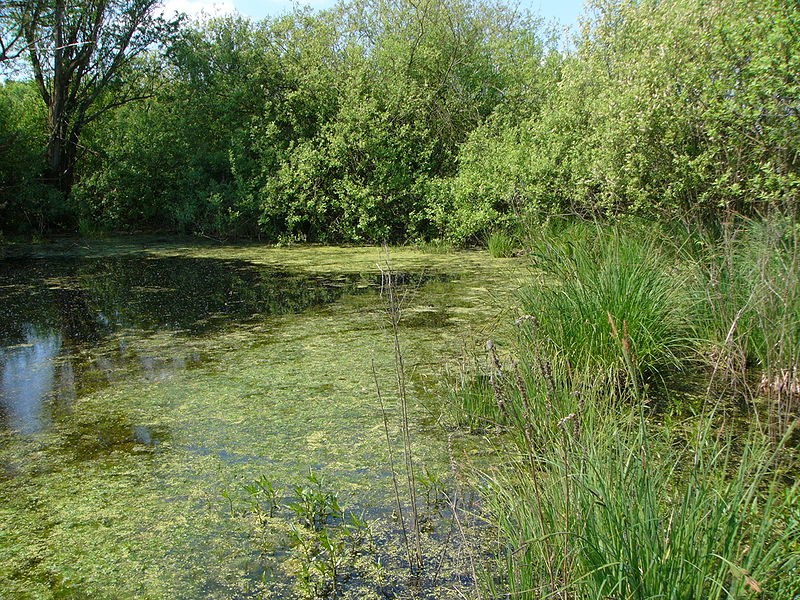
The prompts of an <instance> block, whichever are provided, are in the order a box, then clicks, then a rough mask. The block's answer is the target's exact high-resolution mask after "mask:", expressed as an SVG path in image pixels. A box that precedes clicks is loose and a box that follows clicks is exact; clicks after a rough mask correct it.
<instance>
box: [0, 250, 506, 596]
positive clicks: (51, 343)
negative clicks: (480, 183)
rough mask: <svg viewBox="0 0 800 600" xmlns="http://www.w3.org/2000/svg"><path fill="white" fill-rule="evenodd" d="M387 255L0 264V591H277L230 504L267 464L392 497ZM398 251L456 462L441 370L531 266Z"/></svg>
mask: <svg viewBox="0 0 800 600" xmlns="http://www.w3.org/2000/svg"><path fill="white" fill-rule="evenodd" d="M384 259H385V256H384V255H383V254H382V251H380V250H379V249H375V248H364V249H353V248H291V249H275V248H263V247H258V246H249V247H212V246H197V247H194V246H178V245H175V244H163V243H162V244H158V245H154V244H152V243H151V244H149V246H147V247H145V246H143V245H141V244H139V243H137V242H135V241H134V242H131V241H126V242H125V243H124V244H123V243H121V242H115V241H108V242H102V243H96V244H94V245H93V246H90V247H86V248H80V249H78V250H75V249H69V250H67V251H62V250H61V249H56V250H48V255H47V256H39V257H34V256H28V257H25V258H9V259H6V260H5V261H3V262H2V263H0V597H13V598H54V597H58V598H85V597H99V598H128V597H131V598H132V597H137V598H138V597H146V598H205V597H218V598H235V597H250V596H252V595H254V594H255V593H256V591H254V590H260V591H259V592H258V593H263V592H264V590H268V589H269V588H270V586H271V584H270V579H269V578H270V577H275V578H276V579H275V584H274V586H273V587H275V589H279V585H282V584H283V583H285V580H286V576H285V574H284V575H281V574H270V573H267V571H265V569H264V568H263V561H260V559H259V558H258V557H259V555H263V554H264V549H263V547H259V545H258V544H257V543H254V541H253V539H252V538H253V531H252V528H251V527H250V525H249V524H248V522H247V520H246V519H242V518H237V510H236V508H235V507H234V506H233V503H234V502H235V501H237V502H238V501H239V499H241V498H242V488H243V486H244V484H246V483H247V482H250V481H252V480H254V479H256V478H258V477H260V476H262V475H263V476H265V477H267V478H269V480H270V481H271V482H273V483H274V485H275V486H276V488H278V489H279V490H283V492H281V493H285V494H286V495H289V494H290V493H291V492H289V491H286V490H291V489H292V486H293V485H295V484H297V483H299V482H302V481H303V479H304V476H305V474H306V473H308V470H309V469H312V470H313V471H314V472H317V473H319V474H321V476H324V477H325V478H326V480H327V484H326V485H330V486H331V488H332V489H333V490H335V491H336V492H337V493H338V494H339V495H340V497H341V498H342V500H343V501H345V502H346V503H347V504H348V505H350V506H352V507H356V508H358V509H359V510H361V511H363V512H364V514H375V515H381V514H383V515H386V514H388V513H390V512H391V510H392V509H391V507H392V500H391V498H392V494H391V480H390V478H389V467H388V456H387V449H386V442H385V432H384V428H383V416H382V413H381V410H380V406H379V403H378V400H377V396H376V391H375V388H376V386H375V383H374V379H375V376H377V378H378V381H379V382H380V385H381V386H382V387H383V389H382V391H383V393H384V394H385V396H386V399H387V403H388V412H389V418H390V422H392V423H396V422H397V407H396V401H395V399H394V394H393V392H392V390H393V389H394V387H393V352H392V343H391V339H390V337H389V333H388V331H387V328H386V317H385V303H384V301H383V300H382V298H381V296H380V283H381V278H380V271H379V268H378V266H377V265H378V264H379V263H381V262H382V261H383V260H384ZM391 261H392V266H393V268H394V269H396V270H399V271H401V272H403V273H404V277H403V278H402V285H401V294H403V295H404V307H403V321H402V326H401V327H402V328H401V335H402V344H403V350H404V353H405V355H406V356H407V360H408V366H409V369H408V371H409V379H410V382H411V391H412V396H413V398H412V400H413V402H414V406H415V409H414V413H413V414H414V439H415V454H416V460H417V461H418V463H419V465H420V468H421V469H422V468H423V467H424V469H426V470H427V472H428V473H437V472H441V473H442V475H441V477H442V478H447V477H450V476H452V474H453V473H452V466H451V465H452V461H451V458H454V456H453V454H454V453H459V458H458V461H457V462H459V461H461V458H463V455H465V454H468V453H470V452H475V451H476V448H475V447H474V444H473V443H472V442H466V443H462V442H460V441H458V440H455V441H454V440H453V436H452V435H450V436H449V437H448V435H447V432H444V431H443V430H442V429H441V428H439V427H437V426H436V424H435V410H434V411H431V410H430V409H431V404H432V403H435V402H437V401H439V400H438V398H439V397H440V395H441V393H442V377H441V373H442V369H443V368H444V363H445V362H446V361H447V360H455V359H456V358H457V357H458V356H459V355H460V353H461V352H462V349H463V348H464V347H465V346H466V347H469V346H470V344H474V343H475V341H476V340H481V339H485V337H486V336H488V335H495V334H494V333H492V331H493V327H494V324H495V323H496V322H497V321H498V319H499V320H502V317H498V311H499V310H500V307H501V306H502V305H503V304H504V303H505V302H506V300H507V299H508V294H509V293H510V292H511V290H513V288H514V287H515V285H516V282H515V277H516V275H515V271H514V269H513V265H512V263H511V262H508V261H506V262H501V263H498V262H497V261H492V259H490V258H489V257H488V256H487V255H485V254H483V253H464V254H447V255H426V254H423V253H421V252H417V251H413V250H397V251H393V252H392V253H391ZM499 265H503V266H502V268H500V267H499ZM373 368H374V373H373ZM392 437H393V439H395V438H396V437H397V433H396V431H395V430H394V429H393V430H392ZM243 513H244V511H240V514H243ZM259 564H261V565H262V566H261V567H259V566H258V565H259ZM255 577H258V578H260V579H261V580H263V581H261V582H260V583H259V584H258V585H256V582H255V580H254V578H255ZM279 580H280V581H279ZM281 582H283V583H281ZM287 589H288V588H287Z"/></svg>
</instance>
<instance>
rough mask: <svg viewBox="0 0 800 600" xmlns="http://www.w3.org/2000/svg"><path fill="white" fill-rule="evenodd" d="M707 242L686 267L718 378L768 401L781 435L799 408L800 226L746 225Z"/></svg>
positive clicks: (700, 331)
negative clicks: (689, 269)
mask: <svg viewBox="0 0 800 600" xmlns="http://www.w3.org/2000/svg"><path fill="white" fill-rule="evenodd" d="M704 241H705V243H704V244H703V249H702V251H701V252H700V253H699V256H694V257H690V258H689V259H688V260H692V263H693V267H694V272H695V278H694V296H695V298H696V307H697V308H696V311H695V313H696V315H697V317H696V319H695V329H696V335H697V337H698V338H699V339H703V340H706V348H707V351H706V354H705V357H706V360H707V362H708V363H709V365H710V366H711V368H712V377H714V378H716V379H717V380H718V381H722V382H728V383H732V384H735V387H738V388H744V389H745V391H748V392H749V393H750V395H751V396H755V395H761V396H763V397H765V398H766V399H767V401H768V404H769V406H768V408H769V412H770V415H771V420H772V425H773V428H774V429H775V430H776V431H775V432H774V433H776V434H777V435H781V434H782V432H784V431H785V430H786V428H787V427H788V425H789V422H790V420H791V419H790V417H791V414H792V413H794V412H796V411H797V409H798V408H799V407H800V373H798V369H800V224H798V223H797V222H796V221H794V220H791V219H787V218H773V219H771V220H769V221H760V222H756V221H742V222H740V223H732V224H726V225H725V226H724V227H723V229H722V231H721V233H720V235H719V236H718V238H717V239H715V240H714V239H712V240H707V239H706V240H704ZM748 386H749V388H748Z"/></svg>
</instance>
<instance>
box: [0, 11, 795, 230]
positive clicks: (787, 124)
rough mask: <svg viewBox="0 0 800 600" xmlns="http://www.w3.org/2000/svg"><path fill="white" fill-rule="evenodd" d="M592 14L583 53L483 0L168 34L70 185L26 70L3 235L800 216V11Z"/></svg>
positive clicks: (16, 107) (86, 136)
mask: <svg viewBox="0 0 800 600" xmlns="http://www.w3.org/2000/svg"><path fill="white" fill-rule="evenodd" d="M130 1H134V0H130ZM67 4H69V3H67ZM45 14H46V13H45ZM586 15H587V17H586V21H585V22H584V23H583V26H582V29H581V32H580V34H579V35H577V36H576V37H575V38H574V39H566V38H561V39H559V38H558V37H557V36H555V35H553V34H551V33H549V32H548V30H547V29H546V28H544V27H543V25H542V23H541V22H540V21H538V20H536V19H535V18H533V17H531V16H530V15H528V14H526V13H525V12H522V11H519V10H516V9H514V8H509V7H506V6H503V5H498V4H495V3H492V2H488V1H483V0H456V1H449V0H447V1H446V0H356V1H355V2H351V3H342V4H340V5H338V6H337V7H336V8H334V9H331V10H328V11H323V12H316V13H315V12H310V11H303V10H298V11H295V12H294V13H292V14H289V15H286V16H283V17H280V18H276V19H269V20H266V21H263V22H260V23H253V22H251V21H249V20H246V19H243V18H240V17H226V18H222V19H214V20H210V21H205V22H202V23H184V24H182V25H181V26H180V27H178V28H177V29H171V28H163V29H162V30H163V32H164V36H163V39H162V40H161V44H160V46H158V47H157V46H155V45H153V44H151V45H150V46H149V47H148V51H147V52H143V53H141V54H139V55H137V56H136V57H135V59H134V60H131V61H130V64H127V65H126V66H125V69H124V71H123V72H122V76H124V77H125V78H126V82H125V83H126V86H127V87H126V90H127V91H126V92H125V93H126V95H125V96H124V98H123V99H124V100H125V101H124V102H123V101H120V102H118V103H117V102H115V101H114V94H115V93H118V92H117V91H115V90H116V89H118V88H115V87H114V86H111V87H109V88H108V89H106V90H104V91H103V94H102V98H100V95H99V94H98V100H97V101H98V102H100V101H103V102H104V103H105V104H104V109H103V111H102V114H101V116H99V117H98V118H96V119H94V120H92V121H91V122H88V123H87V124H86V126H85V127H83V128H82V130H81V131H80V136H78V137H79V139H77V141H76V147H75V148H76V150H75V157H76V158H75V174H74V178H71V179H70V182H69V185H68V186H67V187H65V186H64V185H63V182H62V185H53V179H52V177H50V178H48V177H47V172H48V168H47V163H46V156H47V153H48V151H47V148H48V139H49V138H52V136H53V135H54V133H53V123H52V118H48V107H47V106H46V105H45V103H44V102H43V101H42V94H41V89H40V88H41V86H37V84H36V82H35V81H34V80H31V81H26V80H25V79H24V74H25V73H28V72H30V69H29V68H26V67H25V66H22V67H18V68H19V71H18V73H21V74H22V75H23V77H22V79H19V78H18V79H17V80H15V81H11V82H6V83H5V84H4V85H3V86H2V88H0V227H1V228H2V230H3V231H5V232H6V233H10V234H13V233H32V232H46V231H55V230H67V231H69V230H80V231H81V232H83V233H91V232H95V231H109V230H174V231H181V232H187V233H197V234H203V235H208V236H212V237H219V238H223V237H234V236H247V237H259V238H261V239H265V240H268V241H278V240H288V239H293V240H308V241H325V242H342V241H355V242H360V241H381V240H390V241H404V240H414V239H448V240H450V241H453V242H456V243H470V242H473V241H477V240H480V239H482V238H483V237H485V236H486V234H487V233H489V232H490V231H492V230H495V229H498V228H514V227H516V226H518V224H519V223H522V222H525V221H527V220H538V219H542V218H544V217H546V216H548V215H551V214H563V213H579V214H589V215H626V214H631V213H637V214H647V215H655V216H668V217H672V216H675V215H679V216H681V217H692V218H698V219H705V220H715V219H719V218H720V217H722V216H724V215H726V214H728V213H729V212H731V211H735V212H737V213H744V214H755V213H761V212H768V211H770V210H775V209H777V210H781V211H796V210H797V205H798V202H797V195H798V190H799V189H800V157H799V156H798V153H799V152H800V7H798V5H797V4H796V3H794V2H786V1H785V0H762V1H761V2H758V3H752V2H749V1H748V0H667V1H654V0H595V1H594V2H591V3H590V6H589V7H587V13H586ZM565 48H566V49H565ZM23 56H25V54H24V53H23ZM16 64H17V65H19V62H18V61H17V63H16ZM131 90H136V93H133V92H131ZM117 104H119V105H118V106H117ZM105 107H108V108H105ZM51 112H52V111H51Z"/></svg>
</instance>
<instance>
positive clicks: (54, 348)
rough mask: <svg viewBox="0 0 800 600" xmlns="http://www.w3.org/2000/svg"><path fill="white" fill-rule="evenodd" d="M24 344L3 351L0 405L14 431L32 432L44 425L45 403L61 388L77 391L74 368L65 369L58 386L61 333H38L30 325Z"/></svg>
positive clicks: (1, 352) (26, 329) (1, 354)
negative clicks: (57, 361)
mask: <svg viewBox="0 0 800 600" xmlns="http://www.w3.org/2000/svg"><path fill="white" fill-rule="evenodd" d="M23 330H24V331H25V341H24V343H22V344H19V345H17V346H15V347H12V348H5V349H3V350H0V362H1V363H2V379H1V380H0V405H1V406H2V412H3V415H4V417H5V421H6V423H7V425H8V427H10V428H11V429H14V430H16V431H19V432H21V433H32V432H35V431H38V430H40V429H41V428H42V426H43V424H44V416H43V404H44V402H45V400H46V399H47V398H48V397H49V396H50V395H51V394H52V393H54V392H57V391H58V390H60V389H66V390H68V394H69V390H73V389H74V374H73V372H72V369H71V368H69V369H63V370H62V371H61V373H60V375H61V377H60V382H59V385H58V386H56V385H55V383H56V357H57V356H58V354H59V351H60V350H61V336H60V335H59V334H58V333H53V332H49V333H44V334H41V333H39V332H37V331H36V330H35V329H34V327H33V326H32V325H31V324H29V323H28V324H25V325H24V326H23Z"/></svg>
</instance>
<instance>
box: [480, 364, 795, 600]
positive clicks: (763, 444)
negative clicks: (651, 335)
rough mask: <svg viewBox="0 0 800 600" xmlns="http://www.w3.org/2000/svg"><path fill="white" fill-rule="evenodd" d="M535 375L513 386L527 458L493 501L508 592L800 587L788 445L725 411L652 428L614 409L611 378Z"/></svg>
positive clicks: (497, 481)
mask: <svg viewBox="0 0 800 600" xmlns="http://www.w3.org/2000/svg"><path fill="white" fill-rule="evenodd" d="M524 381H525V387H524V388H523V389H522V390H517V389H515V388H514V387H513V386H510V387H509V390H508V398H509V413H510V415H511V416H512V417H513V419H514V421H513V422H514V430H513V433H514V435H515V439H516V441H517V447H518V449H519V454H518V456H519V458H518V460H517V461H516V462H515V463H514V464H513V465H512V466H511V467H510V468H509V469H507V470H505V471H503V472H501V473H499V474H497V475H495V476H494V477H493V478H492V479H491V480H490V481H491V484H490V485H491V487H490V490H489V492H488V493H487V495H486V498H487V502H488V505H489V507H490V509H491V512H492V514H493V518H494V520H495V522H496V523H497V525H498V528H499V533H500V540H501V556H502V558H501V565H502V563H504V568H503V566H501V567H500V570H501V572H503V573H504V574H505V577H504V586H505V591H504V592H503V593H506V594H507V595H508V597H510V598H562V599H565V600H566V599H592V600H596V599H600V598H608V597H620V598H631V599H637V600H638V599H641V600H644V599H649V598H674V599H676V600H677V599H691V598H697V599H700V598H702V599H707V598H710V599H723V598H739V597H744V596H746V595H747V594H750V593H757V592H760V591H761V590H764V592H765V593H766V594H768V595H769V597H774V598H784V597H789V596H787V595H786V593H788V591H789V590H791V589H793V588H792V586H796V584H797V582H798V581H800V579H798V555H797V554H796V549H797V548H798V544H799V543H800V528H798V523H797V519H796V516H793V515H795V510H796V506H797V503H798V501H800V487H798V485H797V484H794V485H791V484H790V485H787V484H786V483H785V480H784V479H783V475H784V474H785V473H788V472H792V471H793V470H795V469H796V468H797V465H796V461H794V462H791V461H792V460H793V459H787V453H785V452H783V450H784V449H783V447H782V446H780V445H779V446H777V447H776V446H775V445H773V444H770V443H769V442H768V440H767V438H766V437H765V436H764V435H763V434H762V433H760V432H759V431H757V430H756V429H753V430H751V431H750V432H748V434H747V435H745V436H744V437H741V438H740V437H737V434H736V433H735V432H734V428H732V427H725V424H724V420H723V419H722V418H721V417H720V416H719V415H717V414H714V413H713V412H712V413H709V414H706V415H703V416H701V417H698V418H696V419H694V420H691V421H687V422H685V423H682V424H681V425H680V427H675V428H667V427H663V426H661V425H657V424H651V423H650V422H648V419H647V418H646V417H645V414H644V413H643V412H642V411H641V410H640V408H636V409H631V408H628V407H619V408H616V409H612V408H610V406H611V405H612V402H611V401H610V398H608V391H607V389H604V387H602V386H597V385H592V384H591V382H588V381H587V382H584V383H583V384H582V385H580V386H578V387H576V386H575V384H574V380H573V378H571V377H570V376H569V375H567V374H566V373H565V372H563V367H558V366H557V367H554V369H553V375H552V377H547V376H545V375H543V374H542V372H541V371H540V370H539V369H532V370H531V371H530V372H529V373H527V374H526V375H525V376H524ZM595 383H596V382H595ZM786 460H790V465H789V466H787V465H786V463H785V461H786ZM787 469H788V470H787ZM488 587H489V588H490V589H492V588H494V592H495V593H497V592H498V591H501V592H502V591H503V590H500V589H498V587H497V585H494V584H491V583H490V584H489V585H488ZM794 589H796V587H795V588H794Z"/></svg>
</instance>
